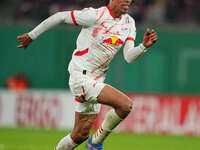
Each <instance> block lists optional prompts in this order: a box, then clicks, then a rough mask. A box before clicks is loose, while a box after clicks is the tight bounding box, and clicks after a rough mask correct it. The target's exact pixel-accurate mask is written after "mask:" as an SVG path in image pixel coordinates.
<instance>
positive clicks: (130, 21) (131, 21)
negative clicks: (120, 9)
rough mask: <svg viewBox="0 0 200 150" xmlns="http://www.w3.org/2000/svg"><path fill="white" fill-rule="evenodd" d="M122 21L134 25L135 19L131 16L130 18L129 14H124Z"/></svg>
mask: <svg viewBox="0 0 200 150" xmlns="http://www.w3.org/2000/svg"><path fill="white" fill-rule="evenodd" d="M124 19H125V21H126V22H128V23H130V24H134V25H135V19H134V18H133V17H132V16H130V15H129V14H124Z"/></svg>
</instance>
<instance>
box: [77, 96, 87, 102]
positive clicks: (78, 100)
mask: <svg viewBox="0 0 200 150" xmlns="http://www.w3.org/2000/svg"><path fill="white" fill-rule="evenodd" d="M75 101H77V102H78V103H84V102H85V101H84V100H80V99H78V98H77V97H75Z"/></svg>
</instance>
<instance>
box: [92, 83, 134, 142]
mask: <svg viewBox="0 0 200 150" xmlns="http://www.w3.org/2000/svg"><path fill="white" fill-rule="evenodd" d="M98 102H99V103H101V104H106V105H109V106H112V107H113V108H114V109H112V110H111V111H109V112H108V113H107V114H106V116H105V118H104V121H103V123H102V125H101V126H100V127H99V129H98V130H97V131H96V133H95V134H94V136H93V137H92V143H93V144H102V143H103V141H104V140H105V138H106V137H107V136H108V135H109V134H110V133H111V131H112V130H113V129H114V128H115V127H116V126H117V125H118V124H119V123H120V122H121V121H122V120H123V119H124V118H126V117H127V116H128V114H129V113H130V112H131V110H132V101H131V100H130V99H129V97H128V96H126V95H125V94H123V93H122V92H120V91H119V90H117V89H115V88H113V87H111V86H109V85H106V86H105V87H104V88H103V90H102V91H101V93H100V94H99V96H98Z"/></svg>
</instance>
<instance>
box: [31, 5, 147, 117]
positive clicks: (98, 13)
mask: <svg viewBox="0 0 200 150" xmlns="http://www.w3.org/2000/svg"><path fill="white" fill-rule="evenodd" d="M61 22H65V23H69V24H74V25H76V26H78V25H80V26H82V30H81V32H80V34H79V36H78V39H77V43H76V45H77V47H76V50H74V52H73V55H72V59H71V61H70V64H69V67H68V70H69V73H70V79H69V85H70V89H71V92H72V94H73V95H74V97H75V101H76V105H75V111H76V112H80V113H86V114H92V113H98V112H99V109H100V105H99V104H97V96H98V95H99V93H100V92H101V90H102V89H103V87H104V86H105V84H104V83H103V82H104V79H105V75H106V72H107V70H108V66H109V63H110V61H111V60H112V58H113V57H114V56H115V54H116V53H117V52H118V51H119V50H120V48H121V47H122V46H124V48H123V54H124V58H125V60H126V61H127V62H129V63H130V62H133V61H134V60H135V59H136V58H137V57H138V56H140V55H141V54H142V53H143V52H144V51H145V47H144V46H143V45H142V44H140V45H139V46H137V47H135V46H134V40H135V37H136V28H135V21H134V19H133V18H132V17H130V16H129V15H128V14H124V15H122V16H121V17H120V18H116V17H115V16H114V15H113V13H112V12H111V10H110V8H109V6H106V7H101V8H98V9H94V8H85V9H83V10H80V11H77V10H74V11H65V12H59V13H57V14H55V15H53V16H51V17H49V18H48V19H47V20H45V21H44V22H43V23H41V24H40V25H39V26H38V27H36V28H35V29H34V30H33V31H31V32H30V33H29V36H30V37H31V38H32V39H36V38H37V37H38V36H39V35H40V34H41V33H42V32H44V31H45V30H47V29H49V28H51V27H53V26H55V25H57V24H59V23H61Z"/></svg>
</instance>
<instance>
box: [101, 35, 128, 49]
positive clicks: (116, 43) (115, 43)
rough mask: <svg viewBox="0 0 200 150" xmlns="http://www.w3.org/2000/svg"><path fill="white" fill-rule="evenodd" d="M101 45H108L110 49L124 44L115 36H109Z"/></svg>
mask: <svg viewBox="0 0 200 150" xmlns="http://www.w3.org/2000/svg"><path fill="white" fill-rule="evenodd" d="M103 43H105V44H108V45H109V46H111V47H114V46H119V45H123V44H124V42H123V41H122V40H121V39H119V38H118V37H117V36H111V37H110V38H108V39H105V40H103Z"/></svg>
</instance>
